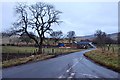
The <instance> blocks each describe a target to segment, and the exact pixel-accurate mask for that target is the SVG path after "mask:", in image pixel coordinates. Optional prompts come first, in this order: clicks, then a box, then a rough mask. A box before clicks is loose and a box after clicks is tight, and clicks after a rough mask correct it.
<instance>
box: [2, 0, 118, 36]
mask: <svg viewBox="0 0 120 80" xmlns="http://www.w3.org/2000/svg"><path fill="white" fill-rule="evenodd" d="M49 3H51V4H53V5H54V6H55V7H56V9H58V10H60V11H62V12H63V13H62V14H61V16H60V19H61V20H62V21H63V23H62V24H61V25H59V26H57V25H55V26H53V27H52V28H54V30H55V31H57V30H62V31H63V33H64V34H66V33H67V32H68V31H75V33H76V35H77V36H83V35H91V34H94V33H95V31H96V30H102V31H105V32H106V33H115V32H118V3H117V2H116V3H115V2H114V3H113V2H88V3H87V2H54V3H53V2H49ZM14 7H15V3H11V2H4V3H2V13H0V15H2V31H5V30H7V29H9V28H10V27H11V25H12V23H13V22H14V21H15V13H14Z"/></svg>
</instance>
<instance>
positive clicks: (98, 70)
mask: <svg viewBox="0 0 120 80" xmlns="http://www.w3.org/2000/svg"><path fill="white" fill-rule="evenodd" d="M90 50H93V49H89V50H84V51H81V52H75V53H71V54H68V55H64V56H60V57H56V58H52V59H48V60H44V61H39V62H34V63H29V64H24V65H21V66H16V67H11V68H6V69H3V70H2V77H3V78H118V73H117V72H114V71H112V70H110V69H107V68H105V67H102V66H100V65H97V64H95V63H93V62H91V61H90V60H88V59H86V58H85V57H84V56H83V54H84V53H85V52H88V51H90Z"/></svg>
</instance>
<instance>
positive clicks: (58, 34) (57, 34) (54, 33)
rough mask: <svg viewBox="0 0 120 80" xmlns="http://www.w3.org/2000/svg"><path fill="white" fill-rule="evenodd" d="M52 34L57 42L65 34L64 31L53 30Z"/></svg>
mask: <svg viewBox="0 0 120 80" xmlns="http://www.w3.org/2000/svg"><path fill="white" fill-rule="evenodd" d="M50 36H51V37H52V38H53V39H54V40H55V44H56V43H57V42H58V41H59V40H60V38H61V37H62V36H63V33H62V31H53V32H52V33H51V34H50Z"/></svg>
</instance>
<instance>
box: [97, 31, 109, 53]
mask: <svg viewBox="0 0 120 80" xmlns="http://www.w3.org/2000/svg"><path fill="white" fill-rule="evenodd" d="M95 36H96V42H97V44H98V46H99V47H101V48H102V50H103V51H104V50H105V43H106V39H107V34H106V33H105V32H102V31H101V30H97V31H96V33H95Z"/></svg>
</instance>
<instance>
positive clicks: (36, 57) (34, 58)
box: [2, 49, 81, 68]
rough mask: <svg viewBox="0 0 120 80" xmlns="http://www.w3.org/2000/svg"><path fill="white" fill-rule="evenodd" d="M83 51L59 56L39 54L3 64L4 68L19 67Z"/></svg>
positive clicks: (71, 51) (70, 51)
mask: <svg viewBox="0 0 120 80" xmlns="http://www.w3.org/2000/svg"><path fill="white" fill-rule="evenodd" d="M78 51H81V50H80V49H75V50H74V49H73V50H67V51H64V52H62V53H58V54H39V55H32V56H29V57H24V58H17V59H11V60H7V61H3V62H2V67H3V68H7V67H12V66H17V65H21V64H25V63H28V62H34V61H40V60H45V59H50V58H53V57H56V56H59V55H65V54H69V53H73V52H78Z"/></svg>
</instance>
